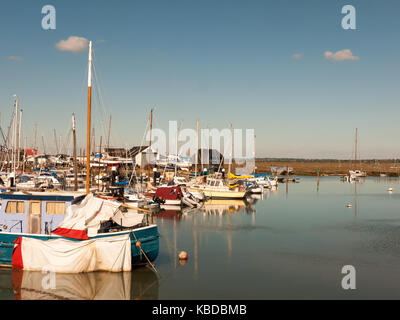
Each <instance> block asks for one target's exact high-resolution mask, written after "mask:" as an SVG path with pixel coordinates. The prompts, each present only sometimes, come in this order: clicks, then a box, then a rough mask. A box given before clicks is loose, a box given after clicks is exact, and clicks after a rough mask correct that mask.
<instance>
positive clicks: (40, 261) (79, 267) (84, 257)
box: [12, 233, 132, 273]
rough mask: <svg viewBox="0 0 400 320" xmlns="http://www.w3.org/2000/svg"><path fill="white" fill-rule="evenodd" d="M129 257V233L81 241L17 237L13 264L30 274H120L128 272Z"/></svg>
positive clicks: (130, 262) (130, 261)
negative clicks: (48, 272)
mask: <svg viewBox="0 0 400 320" xmlns="http://www.w3.org/2000/svg"><path fill="white" fill-rule="evenodd" d="M131 257H132V255H131V241H130V238H129V233H128V234H122V235H116V236H111V237H103V238H96V239H91V240H82V241H74V240H68V239H50V240H39V239H34V238H27V237H19V238H18V239H17V240H16V244H15V247H14V250H13V255H12V265H13V267H14V268H16V269H23V270H29V271H43V270H50V271H52V272H60V273H79V272H91V271H112V272H120V271H131V269H132V258H131Z"/></svg>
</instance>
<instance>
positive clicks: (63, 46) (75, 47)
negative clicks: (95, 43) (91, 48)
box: [56, 36, 88, 53]
mask: <svg viewBox="0 0 400 320" xmlns="http://www.w3.org/2000/svg"><path fill="white" fill-rule="evenodd" d="M87 46H88V40H87V39H86V38H81V37H76V36H70V37H69V38H68V39H67V40H60V41H59V42H57V43H56V48H57V49H58V50H60V51H70V52H73V53H78V52H81V51H83V50H86V48H87Z"/></svg>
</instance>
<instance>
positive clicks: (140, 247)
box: [132, 231, 159, 275]
mask: <svg viewBox="0 0 400 320" xmlns="http://www.w3.org/2000/svg"><path fill="white" fill-rule="evenodd" d="M132 234H133V236H134V237H135V240H136V243H138V242H139V249H140V251H141V252H142V253H143V255H144V257H145V258H146V260H147V262H148V263H149V265H150V266H151V267H152V268H153V269H154V271H155V272H156V273H157V275H159V273H158V271H157V269H156V267H155V265H154V264H152V263H151V261H150V260H149V258H148V257H147V255H146V253H145V252H144V250H143V249H142V245H141V243H140V241H138V239H137V238H136V235H135V233H134V232H133V231H132Z"/></svg>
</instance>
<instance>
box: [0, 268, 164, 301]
mask: <svg viewBox="0 0 400 320" xmlns="http://www.w3.org/2000/svg"><path fill="white" fill-rule="evenodd" d="M53 279H54V280H55V281H54V287H53V286H51V284H52V283H53V282H52V280H51V278H50V275H49V274H43V273H42V272H38V271H20V270H1V271H0V295H1V297H2V299H7V298H8V299H17V300H138V299H158V277H157V275H156V274H155V272H154V271H153V270H151V269H150V268H147V267H138V268H134V269H133V270H132V271H131V272H87V273H78V274H65V273H56V274H54V278H53ZM10 282H11V283H10Z"/></svg>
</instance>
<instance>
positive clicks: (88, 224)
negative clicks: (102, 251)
mask: <svg viewBox="0 0 400 320" xmlns="http://www.w3.org/2000/svg"><path fill="white" fill-rule="evenodd" d="M120 205H121V204H120V203H118V202H114V201H110V200H105V199H100V198H98V197H95V196H93V194H91V193H90V194H88V195H87V196H86V197H85V199H83V200H82V202H81V203H80V204H74V205H71V206H69V207H68V208H67V213H66V215H65V218H64V220H63V222H61V223H60V224H59V225H58V228H57V229H55V230H53V231H52V233H54V234H57V235H59V236H63V237H67V238H73V239H81V240H87V239H89V237H94V236H96V235H97V231H98V230H99V228H100V224H101V223H102V222H104V221H108V220H110V219H111V218H112V217H113V216H114V214H115V213H116V212H117V211H118V208H119V207H120ZM129 214H138V213H135V212H131V211H130V212H129ZM138 215H140V216H141V217H143V215H142V214H138Z"/></svg>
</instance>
